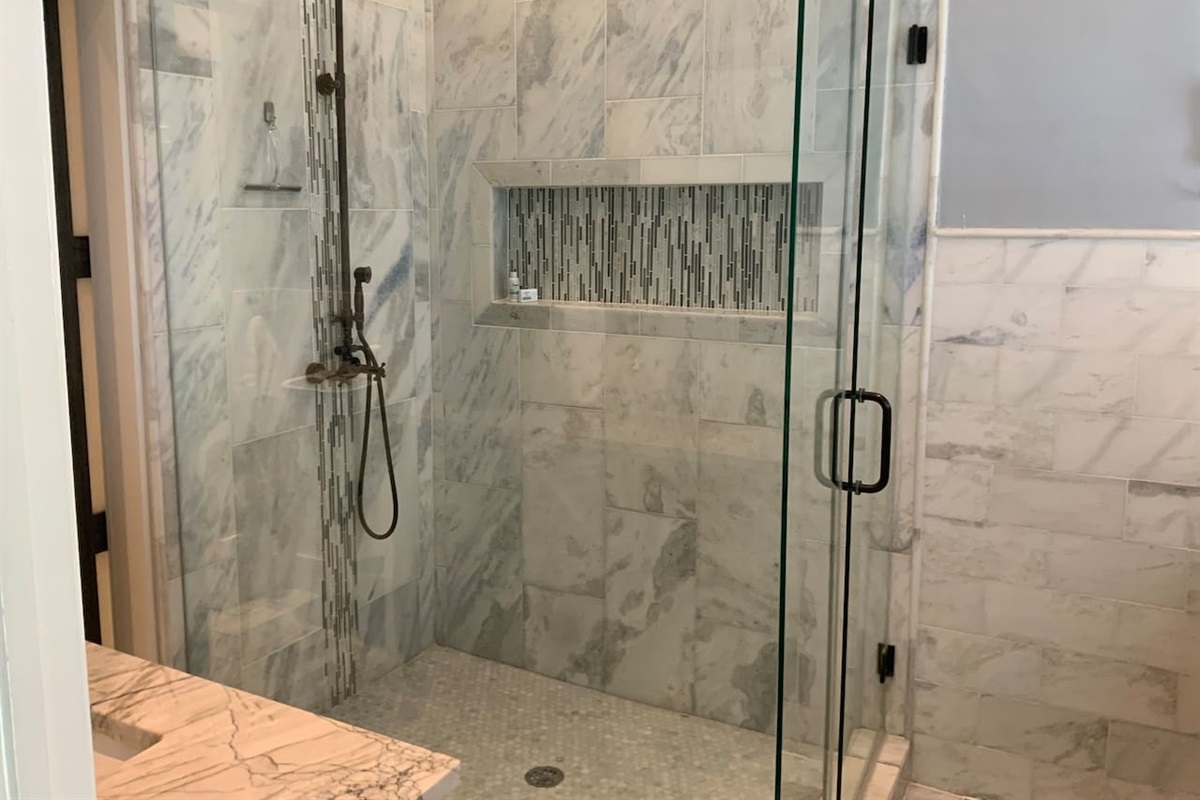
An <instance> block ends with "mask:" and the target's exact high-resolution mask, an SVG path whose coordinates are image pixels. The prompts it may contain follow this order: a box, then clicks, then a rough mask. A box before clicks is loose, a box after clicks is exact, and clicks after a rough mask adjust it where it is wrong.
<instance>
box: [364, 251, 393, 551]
mask: <svg viewBox="0 0 1200 800" xmlns="http://www.w3.org/2000/svg"><path fill="white" fill-rule="evenodd" d="M370 280H371V268H370V267H360V268H358V269H356V270H355V271H354V329H355V332H356V333H357V334H358V341H359V344H360V345H361V347H362V353H363V359H364V360H365V361H366V362H367V363H366V366H367V369H366V375H367V402H366V409H365V413H364V414H363V441H362V455H361V456H360V457H359V459H358V521H359V522H360V523H361V524H362V527H363V530H364V531H365V532H366V534H367V536H370V537H371V538H372V539H386V538H388V537H389V536H391V535H392V534H393V533H395V531H396V523H397V522H398V521H399V519H400V498H399V497H398V496H397V494H396V466H395V464H394V463H393V461H392V439H391V436H390V435H389V434H388V421H387V399H386V397H385V396H384V393H383V376H384V371H383V367H382V366H380V364H379V361H378V359H376V358H375V353H374V352H373V351H372V350H371V345H369V344H367V337H366V336H365V335H364V334H363V288H362V287H363V284H364V283H369V282H370ZM372 380H374V381H375V385H376V386H377V387H378V389H379V424H380V426H381V427H382V428H383V452H384V457H385V458H386V459H387V471H388V484H389V485H390V486H391V490H392V522H391V524H390V525H388V529H387V530H386V531H384V532H383V533H377V532H376V531H375V530H373V529H372V528H371V525H370V523H368V522H367V511H366V509H365V508H364V507H363V486H364V484H365V478H366V475H367V446H368V444H369V443H370V440H371V381H372Z"/></svg>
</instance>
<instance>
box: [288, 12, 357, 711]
mask: <svg viewBox="0 0 1200 800" xmlns="http://www.w3.org/2000/svg"><path fill="white" fill-rule="evenodd" d="M334 2H335V0H309V2H308V3H306V5H305V12H306V13H305V34H306V36H305V38H304V40H303V41H302V47H303V55H304V66H305V74H306V75H309V76H315V75H320V74H321V73H323V72H330V73H332V72H335V65H336V61H335V57H336V56H335V54H336V41H335V38H334V37H335V35H336V32H335V29H334V24H333V20H334ZM304 107H305V108H304V110H305V117H306V119H307V121H308V156H309V164H308V181H309V186H308V189H309V198H310V207H309V218H310V220H311V224H310V225H309V228H310V230H311V231H312V232H313V239H312V247H313V264H314V277H313V293H312V301H313V336H314V340H315V342H316V352H317V354H318V356H319V357H320V359H321V360H322V361H323V362H324V363H326V364H333V363H335V362H336V360H337V356H336V355H335V354H334V348H335V347H336V346H337V345H339V344H341V336H342V329H341V326H340V325H339V324H338V323H337V322H336V319H337V317H338V314H339V312H340V305H339V304H340V301H341V294H342V288H343V287H342V286H341V252H342V249H341V238H340V237H341V235H342V225H341V219H340V212H339V204H338V169H339V164H338V158H337V120H336V117H335V114H334V109H333V101H332V99H331V98H328V97H320V96H318V95H317V94H316V92H315V86H314V82H313V81H311V80H310V81H305V84H304ZM313 395H314V397H315V402H316V422H317V451H318V455H319V462H318V472H317V477H318V480H319V483H320V487H319V490H320V492H321V547H322V561H323V566H324V574H323V576H322V579H321V601H322V602H321V608H322V622H323V627H324V630H325V677H326V683H327V686H328V689H329V699H330V705H336V704H337V703H339V702H341V701H343V700H345V699H346V698H347V697H351V696H353V695H354V694H355V692H356V689H357V686H356V684H357V664H356V659H355V652H354V635H355V633H356V631H357V630H358V603H357V602H356V600H355V596H356V591H355V589H356V586H355V582H356V579H357V575H356V574H355V569H356V568H355V565H356V564H357V559H356V558H355V552H354V550H355V540H354V532H355V527H354V518H353V506H352V500H351V495H350V492H351V489H352V487H351V478H350V468H351V466H350V457H349V455H350V449H351V448H350V438H351V435H352V434H351V431H350V414H351V410H352V409H351V403H350V396H349V391H348V390H347V389H346V388H345V387H343V386H330V387H328V389H327V390H321V391H314V392H313Z"/></svg>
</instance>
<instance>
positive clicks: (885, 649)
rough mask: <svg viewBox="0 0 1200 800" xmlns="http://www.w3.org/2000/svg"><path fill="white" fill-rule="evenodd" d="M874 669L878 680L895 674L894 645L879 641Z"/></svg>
mask: <svg viewBox="0 0 1200 800" xmlns="http://www.w3.org/2000/svg"><path fill="white" fill-rule="evenodd" d="M875 671H876V672H878V673H879V682H880V683H883V682H884V681H886V680H887V679H888V678H894V677H895V676H896V645H894V644H884V643H883V642H880V643H879V649H878V651H877V654H876V657H875Z"/></svg>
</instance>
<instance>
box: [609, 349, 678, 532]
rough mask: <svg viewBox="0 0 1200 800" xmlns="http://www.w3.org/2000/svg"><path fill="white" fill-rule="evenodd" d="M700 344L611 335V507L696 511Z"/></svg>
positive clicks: (670, 513)
mask: <svg viewBox="0 0 1200 800" xmlns="http://www.w3.org/2000/svg"><path fill="white" fill-rule="evenodd" d="M699 355H700V346H699V344H698V343H695V342H689V341H684V340H678V339H650V338H645V337H627V336H609V337H607V338H606V339H605V343H604V410H605V412H606V414H605V439H606V454H605V456H606V480H605V485H606V487H607V493H608V504H609V505H610V506H614V507H617V508H627V509H630V510H633V511H649V512H651V513H655V514H666V515H668V516H676V517H694V516H695V514H696V480H697V443H698V429H697V419H698V413H697V412H698V405H699V387H698V384H699V380H698V373H699Z"/></svg>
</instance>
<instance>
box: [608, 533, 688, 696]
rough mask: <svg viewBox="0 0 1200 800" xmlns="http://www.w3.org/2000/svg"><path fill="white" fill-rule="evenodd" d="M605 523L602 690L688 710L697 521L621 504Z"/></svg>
mask: <svg viewBox="0 0 1200 800" xmlns="http://www.w3.org/2000/svg"><path fill="white" fill-rule="evenodd" d="M604 522H605V574H604V609H605V620H606V623H607V631H608V643H607V659H608V663H609V664H610V674H609V675H608V681H607V683H606V685H605V687H604V688H605V691H607V692H609V693H611V694H615V695H618V696H620V697H627V698H629V699H631V700H637V701H639V702H643V703H648V704H650V705H654V706H658V707H661V708H671V709H674V710H676V711H682V712H690V711H691V710H692V686H693V683H694V679H695V674H694V673H695V664H694V658H693V650H692V648H693V643H692V638H693V633H694V630H695V619H696V523H695V522H694V521H691V520H677V519H672V518H670V517H661V516H658V515H655V514H640V513H636V512H633V511H621V510H619V509H608V510H607V511H606V512H605V513H604Z"/></svg>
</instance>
